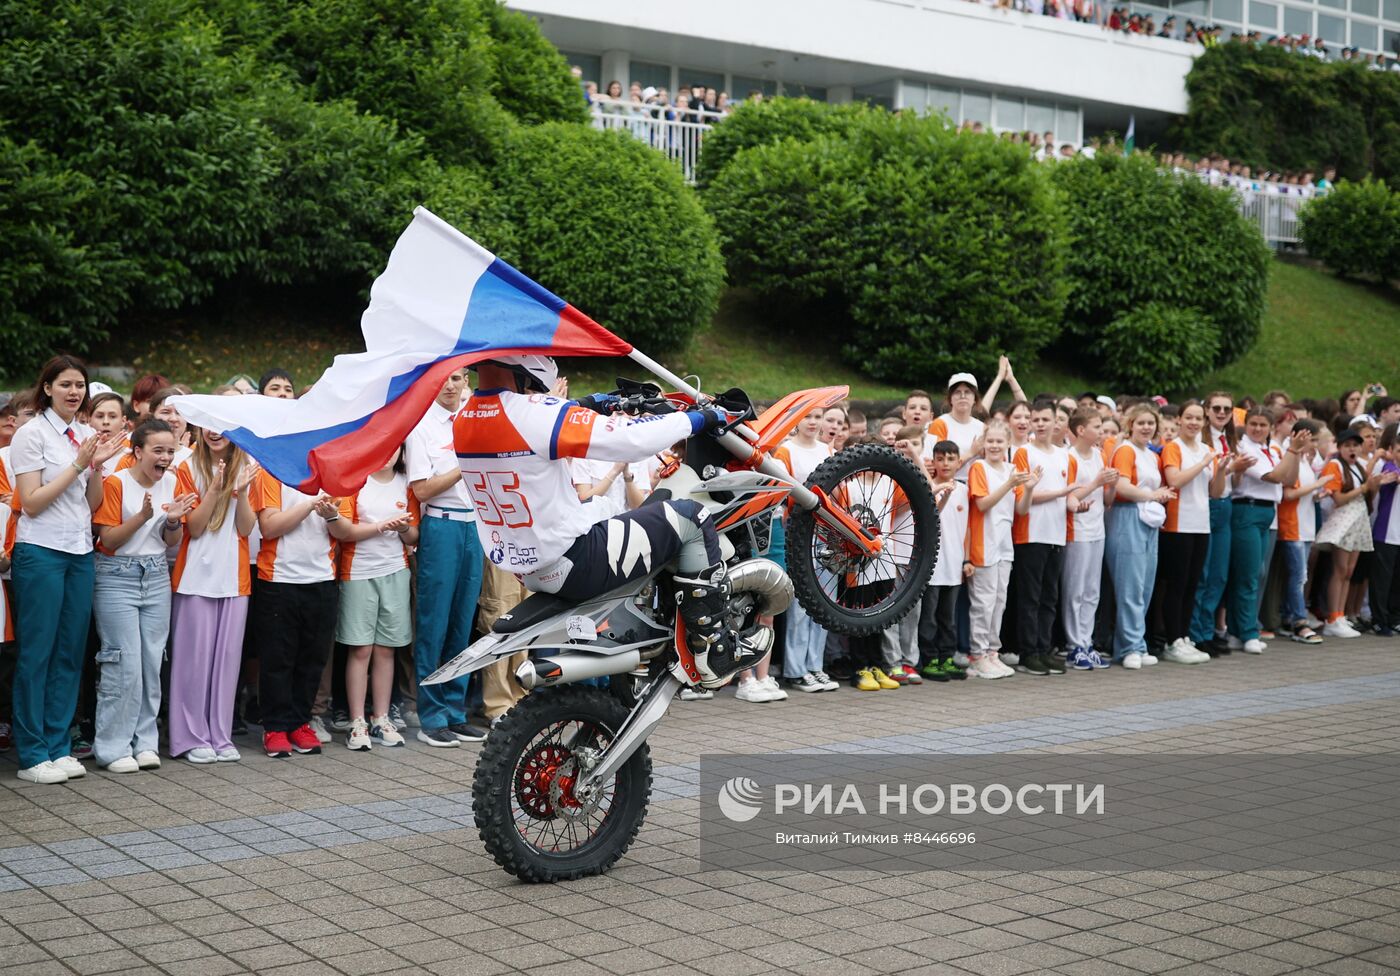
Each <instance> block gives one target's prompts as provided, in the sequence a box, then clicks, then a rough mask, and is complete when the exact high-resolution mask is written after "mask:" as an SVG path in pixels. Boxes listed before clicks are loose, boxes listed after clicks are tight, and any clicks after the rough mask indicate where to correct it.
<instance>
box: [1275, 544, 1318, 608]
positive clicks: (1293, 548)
mask: <svg viewBox="0 0 1400 976" xmlns="http://www.w3.org/2000/svg"><path fill="white" fill-rule="evenodd" d="M1278 544H1279V545H1280V546H1281V547H1282V548H1283V565H1284V568H1285V569H1286V570H1287V571H1288V576H1287V579H1286V580H1285V581H1284V584H1283V623H1284V625H1285V626H1287V625H1289V624H1295V625H1296V624H1298V623H1300V622H1302V621H1304V620H1306V619H1307V617H1308V608H1307V604H1306V602H1305V601H1304V598H1303V588H1304V587H1305V586H1306V585H1307V582H1308V550H1310V549H1311V548H1312V543H1311V542H1288V541H1282V542H1279V543H1278Z"/></svg>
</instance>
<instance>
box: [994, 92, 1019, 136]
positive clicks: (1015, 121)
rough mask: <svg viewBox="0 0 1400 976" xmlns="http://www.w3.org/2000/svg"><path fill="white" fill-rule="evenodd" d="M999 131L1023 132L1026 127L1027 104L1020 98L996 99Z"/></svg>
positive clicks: (1000, 96)
mask: <svg viewBox="0 0 1400 976" xmlns="http://www.w3.org/2000/svg"><path fill="white" fill-rule="evenodd" d="M995 108H996V113H997V124H996V127H997V128H998V129H1016V130H1021V129H1024V128H1025V127H1026V103H1025V102H1023V101H1021V100H1020V99H1019V98H1006V97H1005V96H1003V95H998V96H997V97H996V103H995Z"/></svg>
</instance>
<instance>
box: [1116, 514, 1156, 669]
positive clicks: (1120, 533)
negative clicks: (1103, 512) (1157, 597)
mask: <svg viewBox="0 0 1400 976" xmlns="http://www.w3.org/2000/svg"><path fill="white" fill-rule="evenodd" d="M1104 562H1105V563H1106V564H1107V566H1108V572H1109V575H1110V576H1112V577H1113V590H1114V592H1115V593H1116V594H1117V597H1118V613H1117V617H1116V619H1115V621H1114V633H1113V659H1114V660H1115V661H1121V660H1123V658H1125V657H1127V656H1128V655H1129V654H1135V653H1136V654H1142V653H1145V652H1146V651H1147V608H1148V605H1149V604H1151V603H1152V586H1153V584H1154V583H1155V582H1156V578H1157V530H1156V529H1150V528H1148V527H1147V526H1146V525H1144V524H1143V522H1142V519H1140V518H1138V509H1137V505H1135V504H1132V503H1120V504H1117V505H1114V506H1113V507H1112V508H1111V509H1109V511H1108V538H1107V539H1106V540H1105V542H1104Z"/></svg>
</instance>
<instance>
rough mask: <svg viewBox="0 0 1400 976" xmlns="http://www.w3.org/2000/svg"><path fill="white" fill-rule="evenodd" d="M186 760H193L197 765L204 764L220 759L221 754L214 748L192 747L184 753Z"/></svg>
mask: <svg viewBox="0 0 1400 976" xmlns="http://www.w3.org/2000/svg"><path fill="white" fill-rule="evenodd" d="M183 758H184V760H185V762H192V763H194V764H195V765H196V766H203V765H205V764H207V763H215V762H218V761H219V755H218V753H216V752H215V751H214V750H213V749H206V748H204V747H203V746H200V747H199V748H198V749H191V750H190V751H189V752H187V753H185V755H184V757H183Z"/></svg>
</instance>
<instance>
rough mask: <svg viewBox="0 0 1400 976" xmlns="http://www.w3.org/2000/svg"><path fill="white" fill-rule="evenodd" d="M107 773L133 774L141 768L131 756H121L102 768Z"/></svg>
mask: <svg viewBox="0 0 1400 976" xmlns="http://www.w3.org/2000/svg"><path fill="white" fill-rule="evenodd" d="M102 768H103V769H105V770H107V772H109V773H134V772H136V771H137V770H139V769H140V768H141V764H140V763H138V762H137V761H136V759H135V757H133V756H122V757H121V758H120V759H113V760H112V761H111V762H109V763H108V764H107V765H105V766H103V767H102Z"/></svg>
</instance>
